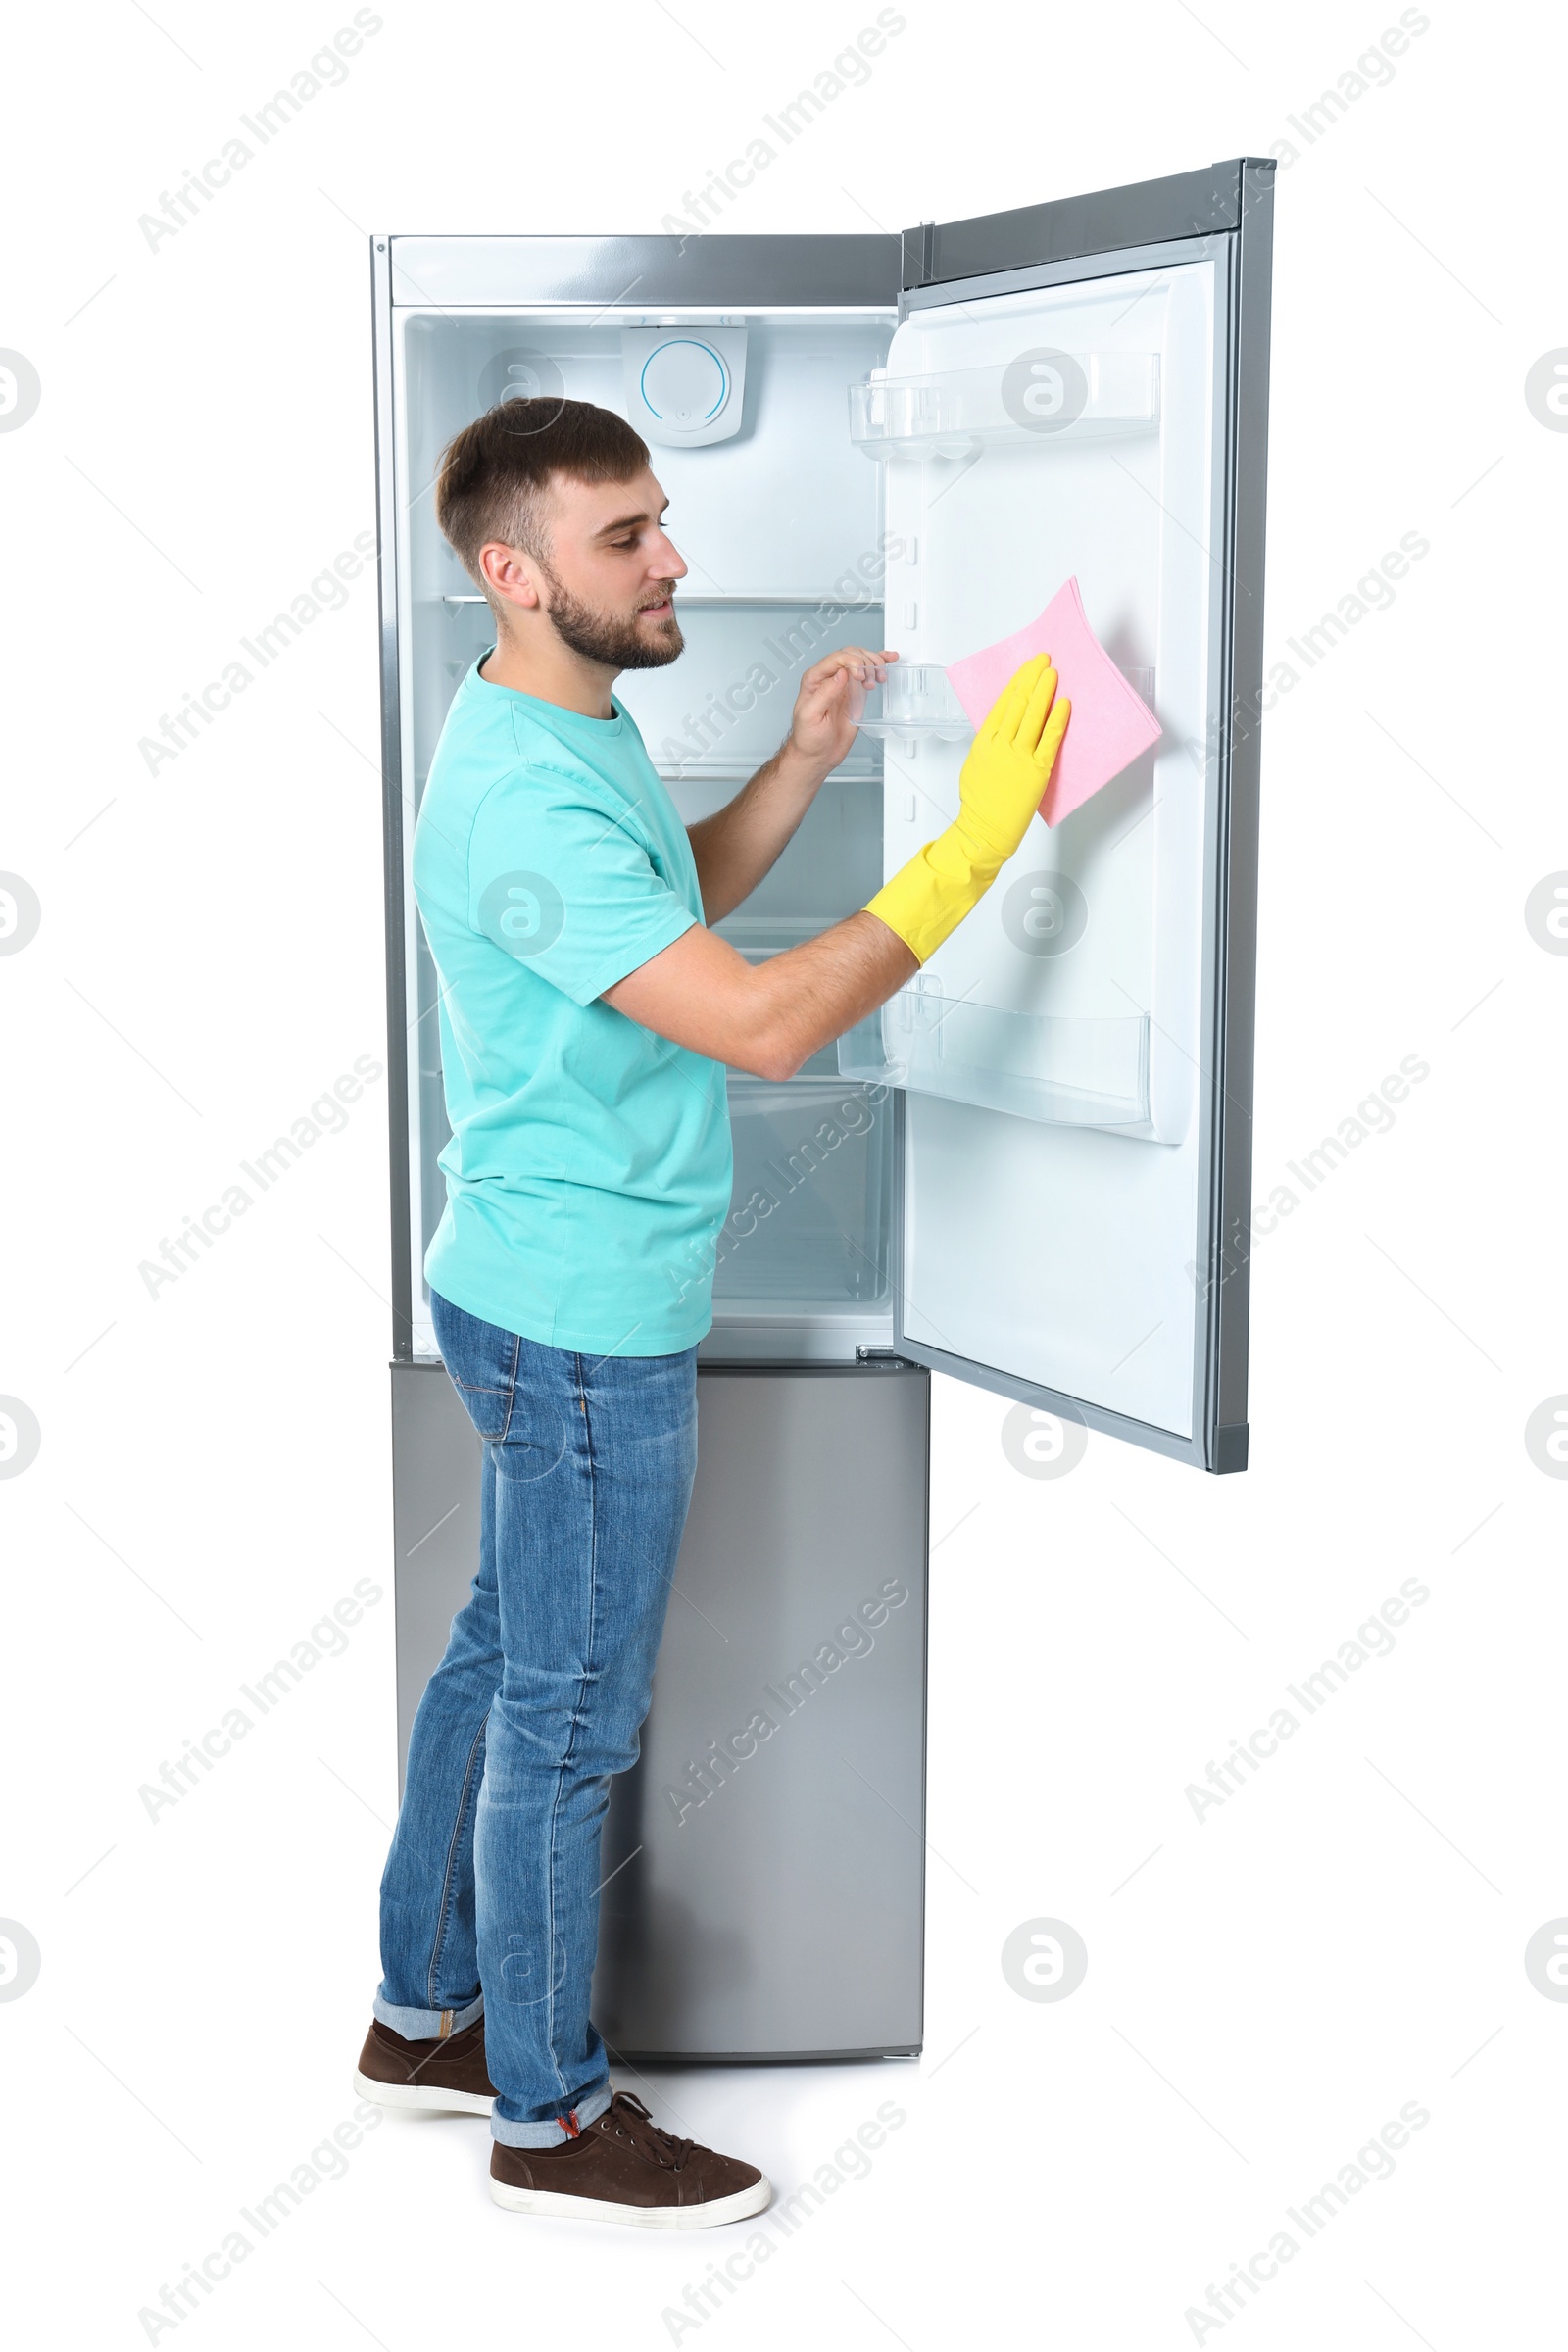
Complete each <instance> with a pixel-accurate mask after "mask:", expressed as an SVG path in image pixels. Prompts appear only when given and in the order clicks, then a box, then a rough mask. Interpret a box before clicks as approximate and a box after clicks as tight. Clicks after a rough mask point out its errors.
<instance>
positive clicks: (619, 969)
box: [468, 766, 697, 1005]
mask: <svg viewBox="0 0 1568 2352" xmlns="http://www.w3.org/2000/svg"><path fill="white" fill-rule="evenodd" d="M696 920H697V917H696V916H695V915H694V914H693V912H692V910H691V908H690V907H688V906H687V904H686V902H685V900H684V899H683V898H681V896H680V895H679V893H678V892H677V891H675V890H674V889H672V888H671V886H670V884H669V883H668V882H667V881H665V879H664V877H663V875H662V874H661V872H660V871H659V869H658V867H657V866H656V865H655V863H654V860H653V858H651V856H650V855H649V852H648V849H647V847H646V846H645V844H644V843H643V841H642V839H641V838H640V836H639V835H638V834H637V833H636V831H635V830H634V829H633V828H632V826H631V824H630V822H629V821H628V819H627V817H626V814H625V812H624V811H621V812H619V813H617V812H616V811H615V809H613V806H606V805H604V804H601V803H599V802H597V801H596V800H595V798H594V795H593V792H592V789H591V787H590V786H589V785H588V784H587V783H586V782H585V781H584V780H583V779H581V778H578V777H573V776H569V775H566V774H564V773H562V772H560V771H558V770H555V769H550V768H541V767H537V766H530V767H527V768H520V769H518V770H516V771H515V773H513V774H511V775H509V776H506V777H504V778H503V779H502V780H501V781H500V782H499V783H497V784H494V785H492V787H491V789H490V790H489V792H487V793H486V795H485V797H484V799H483V800H482V801H481V803H480V804H479V808H478V810H477V813H476V815H475V818H474V824H473V831H472V834H471V835H470V837H469V842H468V921H469V923H470V924H471V925H472V927H473V929H474V930H475V931H478V932H481V933H482V934H483V936H484V937H485V938H486V939H488V940H491V941H493V942H494V944H495V945H496V946H497V947H498V948H501V949H503V950H504V951H505V953H506V954H507V955H509V956H515V957H516V958H517V960H518V961H519V962H525V963H527V964H528V966H529V967H530V968H531V969H532V970H533V971H535V972H537V973H538V974H539V976H540V978H541V979H544V980H548V981H549V982H550V983H551V985H552V987H555V988H559V989H560V990H561V991H562V993H563V994H564V996H567V997H569V998H570V999H571V1001H572V1003H573V1004H574V1005H591V1004H592V1003H593V1001H594V999H595V998H596V997H602V996H603V995H604V993H605V991H606V989H607V988H613V987H614V985H615V982H616V981H617V980H624V979H625V977H626V974H627V973H628V972H634V971H636V969H637V967H638V965H639V964H644V963H646V962H647V961H648V959H649V957H650V956H657V955H658V954H659V953H660V950H661V949H662V948H667V947H669V946H670V945H671V944H672V943H673V942H674V941H675V940H677V939H679V938H680V937H681V935H682V933H683V932H686V931H689V930H690V929H691V928H692V926H693V924H694V923H695V922H696Z"/></svg>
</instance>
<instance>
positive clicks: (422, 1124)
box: [394, 307, 898, 1362]
mask: <svg viewBox="0 0 1568 2352" xmlns="http://www.w3.org/2000/svg"><path fill="white" fill-rule="evenodd" d="M645 321H646V323H647V324H648V325H651V326H652V325H657V326H659V327H661V328H678V327H680V326H681V325H683V324H689V325H691V327H692V328H693V329H694V331H702V330H704V329H707V330H708V331H710V332H711V331H712V330H713V329H714V328H715V327H720V326H721V327H723V328H725V329H726V330H728V329H737V328H738V329H741V330H743V332H744V340H745V376H744V402H743V410H742V422H741V426H740V429H739V431H738V432H736V433H734V434H733V435H732V436H731V437H729V438H726V439H722V440H718V441H713V442H710V443H707V444H706V445H699V446H695V447H662V446H661V447H655V448H654V449H653V451H652V457H653V464H654V469H655V472H656V474H657V475H658V477H659V479H660V481H661V483H662V487H663V488H664V490H665V491H666V492H667V493H668V496H669V501H670V504H669V511H668V514H667V516H666V524H667V527H668V529H669V532H670V534H671V537H672V538H673V540H674V543H675V545H676V546H677V547H678V549H679V550H680V552H681V554H682V556H683V558H684V559H685V561H686V563H687V564H688V566H689V572H688V576H687V578H686V579H685V580H683V581H682V582H681V584H680V588H679V590H678V592H677V595H678V602H677V611H678V613H679V615H680V620H681V626H682V630H683V632H684V635H685V639H686V651H685V652H684V653H683V655H682V656H681V657H680V659H679V661H678V662H675V663H673V664H671V665H670V666H669V667H668V668H666V669H662V670H642V671H632V672H628V673H626V674H625V675H624V676H623V677H622V678H621V680H620V681H619V682H618V684H617V687H616V693H617V695H618V697H619V698H620V700H621V701H622V702H623V703H624V705H625V707H626V709H627V710H628V711H630V712H631V714H632V716H633V717H634V718H635V719H636V721H637V723H638V725H639V727H640V728H641V730H642V733H643V736H644V739H645V741H646V743H647V745H648V749H649V753H650V755H651V757H652V758H653V760H654V762H655V765H656V766H657V768H658V769H659V772H660V773H661V775H662V777H663V778H664V779H665V781H666V782H667V784H668V786H669V789H670V791H671V794H672V796H673V798H674V800H675V803H676V806H677V807H678V809H680V812H681V814H682V816H683V817H685V818H686V820H687V821H688V822H690V821H692V820H694V819H695V818H697V817H699V816H702V815H705V814H707V813H709V812H710V811H711V809H715V808H717V807H719V806H720V805H722V803H723V802H724V801H726V800H728V799H729V798H731V797H732V795H733V794H734V793H735V792H736V791H737V790H738V789H739V786H740V785H741V783H743V782H744V780H745V779H746V778H747V777H748V776H749V775H751V774H752V773H753V772H754V771H755V769H756V768H757V767H758V766H760V764H761V762H762V761H763V760H766V759H767V758H768V756H769V755H770V754H771V753H772V752H773V751H774V750H776V748H777V746H778V744H779V743H780V741H781V740H782V738H783V737H784V735H785V733H786V732H787V730H788V726H789V720H790V712H791V708H792V706H793V702H794V698H795V692H796V688H797V686H798V684H799V681H800V678H801V676H802V674H803V672H804V671H805V670H806V669H807V668H808V667H809V664H810V663H811V662H813V661H815V660H817V659H819V658H820V656H821V655H822V654H824V653H826V652H828V651H829V650H831V649H832V648H833V647H834V646H836V645H841V644H849V643H864V644H867V645H871V646H879V645H881V644H882V643H883V642H884V634H883V632H884V611H883V589H882V580H883V572H884V567H885V552H884V545H883V532H882V522H881V515H880V482H879V477H878V471H877V468H876V467H874V466H869V465H867V464H866V462H865V460H864V458H863V457H862V456H861V455H860V453H859V452H858V450H857V449H856V447H855V446H854V444H853V442H852V441H851V438H850V433H849V426H848V410H847V397H846V396H847V388H848V387H849V386H850V385H851V384H853V383H857V382H860V381H863V380H864V378H865V377H866V375H867V374H868V372H869V371H870V370H872V369H873V368H878V367H880V366H882V365H883V364H884V363H885V361H886V358H887V353H888V346H889V342H890V340H891V337H892V334H893V329H894V324H895V313H894V311H893V310H892V308H891V307H890V308H889V309H888V310H886V311H885V312H879V311H847V310H839V311H827V312H820V311H819V312H812V311H802V310H789V311H776V312H761V313H759V312H748V313H745V314H738V313H729V314H718V313H715V312H712V311H705V312H700V313H699V312H691V313H680V314H672V313H669V312H661V313H659V314H657V316H651V315H648V314H643V313H639V312H637V311H635V310H630V309H627V310H620V311H609V312H607V311H603V310H596V311H594V312H593V313H591V314H590V313H574V312H569V311H553V312H550V311H538V312H520V311H510V312H483V313H475V312H451V311H448V312H446V313H439V314H438V313H434V312H420V311H403V312H401V313H400V314H399V319H398V329H397V336H396V343H395V351H394V367H395V387H396V402H395V407H396V415H397V419H398V443H397V451H396V462H397V470H398V482H399V496H398V515H399V564H398V583H399V585H398V594H399V641H400V646H401V649H402V660H401V669H400V695H401V726H402V735H403V772H404V777H405V779H406V792H407V796H408V803H407V806H406V808H405V812H404V813H405V825H404V836H405V858H406V859H407V857H408V854H409V849H410V846H411V844H412V837H413V829H414V828H413V819H414V817H415V815H416V814H417V809H418V804H419V798H420V795H421V794H422V791H423V788H424V783H425V779H426V777H427V776H428V773H429V768H430V762H431V759H432V757H433V755H434V751H435V747H436V743H437V740H438V738H439V735H440V730H441V723H442V720H443V719H444V717H445V715H446V711H447V708H448V706H449V704H450V702H451V699H452V696H453V694H454V692H455V691H456V688H457V685H458V682H459V680H460V679H461V677H462V676H463V675H464V673H465V671H466V669H467V668H468V666H469V665H470V664H471V662H473V661H474V660H475V659H476V658H477V657H478V656H479V655H480V654H482V653H483V652H484V651H485V649H486V648H487V647H488V646H489V645H490V644H491V643H492V642H493V639H494V627H493V623H492V622H491V620H490V615H489V612H488V608H487V607H486V606H485V604H484V602H483V600H482V598H481V597H480V596H479V594H478V591H477V590H476V589H475V587H474V584H473V582H472V581H471V580H470V579H469V578H468V576H467V575H466V572H465V571H464V570H463V567H462V565H461V564H459V562H458V559H457V557H456V556H455V555H454V554H453V553H452V551H451V549H450V548H449V547H448V546H447V544H446V542H445V540H444V539H443V538H442V537H441V534H440V532H439V530H438V528H437V527H436V522H435V516H434V502H433V497H432V495H431V484H432V482H433V479H434V476H435V472H436V469H437V466H438V463H439V458H440V453H441V451H442V449H443V448H444V446H445V444H446V443H447V441H448V440H449V439H450V438H451V436H452V435H453V434H454V433H455V432H456V431H458V430H459V428H460V427H461V426H462V425H464V424H465V423H466V422H467V421H469V419H471V418H472V417H475V416H477V415H479V414H480V413H481V411H482V410H484V409H485V408H487V407H488V406H490V405H491V404H492V403H493V402H494V401H496V400H498V399H501V398H503V397H504V396H506V395H507V394H508V392H509V390H513V391H515V392H521V393H524V394H533V393H537V392H549V391H562V392H564V393H565V394H566V395H567V396H568V397H570V398H574V399H583V400H591V401H594V402H597V403H598V404H599V405H601V406H603V407H606V408H613V409H615V410H617V411H619V412H620V413H621V414H622V415H624V414H626V413H627V410H628V400H627V396H626V382H627V376H626V364H625V352H626V348H627V340H628V337H629V336H631V335H636V334H637V333H638V332H639V331H640V330H641V329H642V327H643V326H644V323H645ZM882 826H883V759H882V745H881V742H880V740H879V739H878V738H876V737H875V736H873V735H869V734H863V735H861V736H859V737H858V739H857V742H856V744H855V747H854V749H853V750H852V752H851V754H850V757H849V758H848V759H847V760H846V761H845V762H844V764H843V765H842V766H841V767H840V768H839V769H838V770H837V771H836V772H835V773H834V774H833V775H832V776H831V777H830V778H829V779H828V781H827V782H826V783H825V784H824V786H823V788H822V791H821V793H820V795H819V796H818V799H817V801H816V804H815V806H814V807H813V809H811V811H810V813H809V816H808V817H807V819H806V822H805V823H804V824H803V825H802V827H801V830H800V832H799V833H798V834H797V836H796V838H795V840H794V841H793V842H792V843H791V845H790V847H789V848H788V850H787V851H786V852H785V854H784V856H783V857H782V858H780V859H779V861H778V864H777V865H776V866H775V867H774V869H773V871H772V872H771V873H770V874H769V875H768V876H767V877H766V879H765V881H764V882H763V883H762V885H761V887H760V889H759V890H758V891H757V892H756V893H755V894H754V895H753V897H752V898H751V899H750V900H749V901H748V902H747V903H746V905H745V906H744V907H742V908H741V909H739V910H738V911H737V913H736V914H734V915H732V916H731V917H729V918H728V919H727V920H726V921H724V922H723V923H721V924H720V925H719V926H718V928H719V929H720V931H721V932H722V933H723V934H724V936H726V937H727V938H729V939H731V940H732V941H733V943H734V944H735V946H736V947H737V948H738V949H739V950H740V951H741V953H742V954H743V955H745V956H749V957H752V958H760V957H763V956H769V955H772V954H775V953H777V952H778V951H779V950H780V949H781V948H785V947H789V946H791V945H793V944H795V943H796V942H797V941H799V940H803V939H808V938H810V937H811V936H812V935H813V934H814V933H816V932H817V931H819V930H821V929H823V928H824V927H825V926H826V925H828V924H829V923H832V922H835V921H837V920H839V919H840V918H841V917H842V916H844V915H845V914H848V913H850V912H853V910H854V909H855V908H856V907H860V906H862V905H863V904H864V902H865V900H866V899H867V898H868V897H870V895H871V894H872V893H873V892H874V891H875V890H876V888H877V887H878V885H879V883H880V882H881V879H882V872H883V848H882ZM404 888H405V906H404V921H405V925H406V937H407V942H408V957H407V968H408V975H409V978H408V990H409V1003H408V1020H409V1025H410V1035H411V1038H414V1039H416V1040H417V1054H412V1055H411V1057H410V1058H411V1072H410V1079H411V1083H410V1102H409V1119H410V1139H409V1140H410V1170H411V1176H410V1182H411V1189H412V1193H413V1199H412V1201H411V1204H410V1208H411V1214H410V1224H411V1254H412V1258H413V1266H412V1269H411V1271H412V1297H413V1321H414V1353H415V1354H416V1355H433V1354H434V1353H435V1352H436V1350H435V1343H434V1337H433V1333H432V1331H431V1327H430V1320H429V1299H428V1291H427V1288H426V1285H425V1282H424V1278H423V1256H424V1251H425V1249H426V1247H427V1245H428V1242H429V1239H430V1236H431V1235H432V1233H433V1232H434V1230H435V1226H436V1224H437V1222H438V1221H439V1218H440V1215H441V1211H442V1208H443V1205H444V1202H445V1180H444V1178H443V1176H442V1173H441V1170H440V1169H439V1167H438V1166H437V1164H436V1161H437V1155H438V1153H439V1152H440V1151H441V1149H442V1147H443V1146H444V1144H445V1142H446V1140H447V1136H448V1133H449V1129H448V1127H447V1123H446V1116H445V1110H444V1105H443V1099H442V1085H441V1069H440V1041H439V1034H438V1024H437V1021H436V1018H435V1004H436V995H437V981H436V974H435V970H434V966H433V964H432V961H431V958H430V955H429V950H428V948H427V947H426V945H425V942H424V938H423V933H422V929H421V927H420V925H419V922H418V916H417V909H416V907H415V905H414V900H413V892H412V887H411V885H410V883H409V880H408V875H407V871H405V885H404ZM729 1094H730V1111H731V1123H732V1129H733V1135H734V1144H735V1191H734V1201H733V1206H732V1211H731V1215H730V1218H729V1219H728V1221H727V1223H726V1225H725V1227H724V1230H723V1233H722V1234H721V1236H720V1239H719V1244H718V1253H717V1256H718V1262H717V1265H716V1269H715V1278H714V1326H713V1330H712V1333H711V1336H710V1339H709V1340H708V1342H707V1343H705V1348H704V1353H705V1355H706V1356H708V1357H710V1358H718V1359H724V1358H741V1359H749V1360H753V1361H756V1360H781V1361H790V1360H799V1361H810V1360H822V1361H851V1362H853V1361H854V1360H855V1357H856V1350H857V1348H858V1347H881V1348H885V1347H887V1346H889V1345H890V1344H891V1340H892V1336H893V1321H892V1264H891V1252H892V1246H893V1234H892V1223H893V1207H894V1162H895V1133H894V1129H895V1119H896V1115H897V1109H898V1098H897V1097H896V1096H895V1095H893V1094H892V1093H890V1092H889V1090H888V1088H887V1086H886V1084H885V1083H884V1082H882V1081H880V1080H879V1079H876V1078H873V1079H871V1080H869V1081H865V1080H861V1081H856V1080H853V1079H846V1078H845V1077H844V1076H842V1075H841V1073H840V1062H839V1056H838V1054H837V1053H836V1051H835V1050H834V1049H833V1048H832V1047H829V1048H827V1049H826V1050H825V1051H824V1052H822V1053H820V1054H816V1055H815V1056H813V1058H812V1059H811V1061H810V1062H809V1063H808V1064H807V1066H806V1068H805V1069H804V1070H803V1071H802V1072H801V1073H800V1074H799V1076H798V1077H796V1078H795V1079H793V1080H792V1081H790V1082H788V1083H787V1084H782V1085H778V1084H769V1083H765V1082H763V1081H760V1080H757V1079H754V1078H751V1077H749V1076H746V1075H744V1074H742V1073H739V1072H732V1073H731V1074H730V1079H729Z"/></svg>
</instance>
